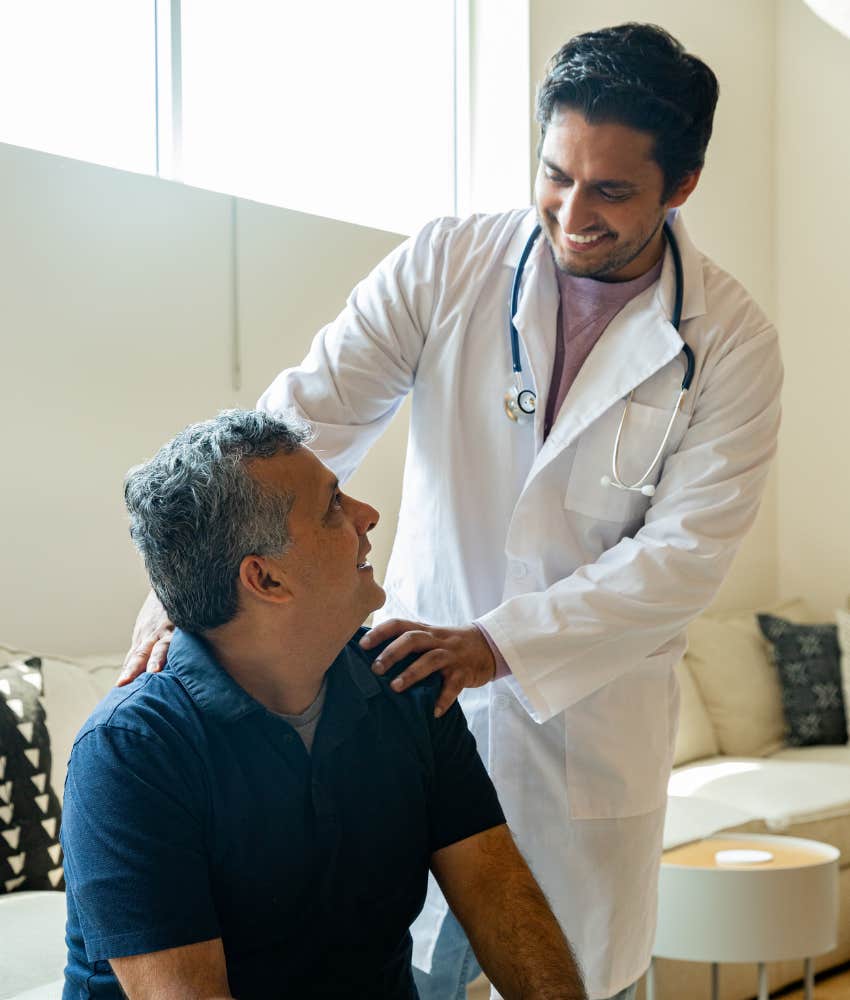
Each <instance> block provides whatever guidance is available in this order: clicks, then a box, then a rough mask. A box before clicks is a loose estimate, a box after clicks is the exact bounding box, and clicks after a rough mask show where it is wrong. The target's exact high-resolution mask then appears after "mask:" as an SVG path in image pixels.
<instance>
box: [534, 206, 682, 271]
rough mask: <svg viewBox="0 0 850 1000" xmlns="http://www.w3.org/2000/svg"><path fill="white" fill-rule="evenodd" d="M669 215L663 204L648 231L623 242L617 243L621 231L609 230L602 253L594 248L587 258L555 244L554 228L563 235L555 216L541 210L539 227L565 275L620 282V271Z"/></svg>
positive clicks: (647, 242)
mask: <svg viewBox="0 0 850 1000" xmlns="http://www.w3.org/2000/svg"><path fill="white" fill-rule="evenodd" d="M666 214H667V210H666V207H664V206H662V207H661V208H660V209H659V214H658V216H657V217H656V218H655V219H654V221H653V223H652V226H651V227H650V228H649V229H648V230H647V229H641V231H640V232H639V233H638V234H636V235H635V236H634V238H632V239H628V240H625V241H624V242H622V243H619V242H617V241H618V240H619V238H620V237H619V233H615V232H609V233H607V234H606V237H605V240H604V242H603V244H602V246H600V247H599V248H598V249H599V251H600V252H601V254H596V253H595V252H594V251H593V250H591V251H590V252H589V253H588V254H587V259H586V260H584V259H583V258H582V255H580V254H574V253H571V251H570V250H568V249H566V250H565V249H563V248H562V247H560V246H558V245H557V244H556V242H555V240H554V238H553V236H552V233H553V231H554V232H555V233H558V234H560V233H561V228H560V225H559V224H558V221H557V219H555V218H554V216H550V215H548V213H547V215H546V216H545V217H544V216H542V215H541V214H540V212H539V211H538V213H537V221H538V222H539V223H540V227H541V229H542V230H543V233H544V235H545V237H546V242H547V243H548V245H549V252H550V253H551V254H552V260H553V262H554V264H555V267H557V269H558V270H559V271H561V272H562V273H563V274H569V275H571V276H572V277H574V278H595V279H596V280H598V281H620V280H623V279H620V278H617V273H618V272H619V271H622V270H623V269H624V268H626V267H628V266H629V264H631V263H632V261H633V260H635V259H636V258H637V257H639V256H640V255H641V254H642V253H643V252H644V250H646V248H647V247H648V246H649V244H650V243H651V242H652V241H653V240H654V239H655V237H656V236H657V234H658V231H659V230H660V229H661V227H662V226H663V225H664V219H665V216H666ZM611 236H613V237H614V240H615V242H614V243H613V245H612V244H611V243H610V242H609V240H610V237H611ZM609 246H610V249H607V250H606V247H609ZM662 253H663V246H662ZM657 262H658V257H656V258H655V259H654V260H651V261H650V262H649V263H648V264H647V266H646V268H645V269H644V270H643V271H642V272H641V273H642V274H646V272H647V271H648V270H649V269H650V268H651V267H653V266H654V265H655V264H656V263H657ZM640 276H641V275H633V276H632V279H629V280H633V279H634V278H639V277H640Z"/></svg>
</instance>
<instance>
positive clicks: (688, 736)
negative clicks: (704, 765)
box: [673, 660, 720, 767]
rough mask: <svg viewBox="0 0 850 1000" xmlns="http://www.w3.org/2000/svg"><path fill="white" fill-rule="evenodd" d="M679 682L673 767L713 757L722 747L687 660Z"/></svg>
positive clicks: (680, 668) (680, 669)
mask: <svg viewBox="0 0 850 1000" xmlns="http://www.w3.org/2000/svg"><path fill="white" fill-rule="evenodd" d="M676 680H677V681H678V682H679V731H678V733H677V734H676V750H675V753H674V755H673V765H674V766H675V767H678V766H679V765H680V764H687V763H688V762H689V761H692V760H700V759H701V758H702V757H713V756H714V755H715V754H716V753H718V752H719V751H720V747H719V746H718V745H717V737H716V736H715V735H714V728H713V727H712V725H711V719H710V718H709V717H708V712H707V711H706V709H705V705H704V704H703V701H702V698H701V696H700V693H699V688H698V687H697V685H696V681H695V680H694V677H693V674H692V673H691V668H690V666H689V665H688V662H687V660H680V661H679V663H677V664H676Z"/></svg>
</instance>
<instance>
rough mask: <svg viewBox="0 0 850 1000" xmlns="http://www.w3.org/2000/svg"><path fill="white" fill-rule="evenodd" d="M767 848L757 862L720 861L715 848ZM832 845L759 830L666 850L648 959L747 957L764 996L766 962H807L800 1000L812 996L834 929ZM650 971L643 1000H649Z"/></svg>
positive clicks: (715, 979) (715, 984)
mask: <svg viewBox="0 0 850 1000" xmlns="http://www.w3.org/2000/svg"><path fill="white" fill-rule="evenodd" d="M736 850H743V851H765V852H768V853H769V854H771V855H773V857H772V858H771V860H770V861H763V862H762V863H761V864H755V865H754V864H751V863H747V864H739V865H734V864H732V865H730V864H724V865H720V864H718V862H717V857H716V855H717V853H718V852H719V851H736ZM838 857H839V852H838V851H837V850H836V848H834V847H831V846H829V845H828V844H821V843H818V842H817V841H814V840H803V839H801V838H798V837H779V836H767V835H759V834H729V835H725V836H717V837H711V838H708V839H706V840H701V841H698V842H697V843H693V844H688V845H686V846H685V847H678V848H676V849H675V850H672V851H668V852H666V853H665V854H664V855H663V856H662V859H661V872H660V878H659V884H658V930H657V932H656V936H655V946H654V948H653V958H655V957H658V958H672V959H679V960H683V961H690V962H710V963H711V964H712V976H711V981H712V986H711V991H712V1000H718V998H719V995H720V991H719V964H720V963H722V962H753V963H757V964H758V970H759V985H758V988H759V994H758V996H759V1000H768V997H769V992H768V982H767V966H766V963H767V962H775V961H782V960H792V959H804V960H805V985H806V992H805V996H806V1000H812V998H813V982H814V974H813V964H812V958H813V956H815V955H822V954H824V953H825V952H828V951H831V950H832V949H833V948H835V946H836V943H837V933H838V931H837V928H838ZM654 986H655V984H654V974H653V973H652V972H650V974H649V976H648V977H647V1000H654V993H655V989H654Z"/></svg>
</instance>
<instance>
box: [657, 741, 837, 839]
mask: <svg viewBox="0 0 850 1000" xmlns="http://www.w3.org/2000/svg"><path fill="white" fill-rule="evenodd" d="M669 791H670V794H671V795H677V796H679V795H681V796H693V797H694V798H697V799H702V800H705V801H709V802H717V803H720V804H721V805H725V806H731V807H733V808H735V809H739V810H740V811H741V812H742V813H749V814H750V816H752V817H754V818H759V819H763V820H764V821H765V823H766V824H767V827H768V829H769V830H770V831H771V832H773V833H784V832H786V831H787V830H788V828H789V827H791V826H793V825H796V824H800V823H813V822H816V821H818V820H824V819H829V818H832V817H836V816H847V815H850V767H848V766H847V765H846V764H845V763H825V762H823V761H810V760H793V759H791V760H789V759H785V758H776V757H771V758H769V759H765V758H759V757H713V758H711V759H709V760H704V761H699V762H698V763H695V764H686V765H685V766H684V767H679V768H677V769H676V770H675V771H674V772H673V774H672V776H671V778H670V784H669Z"/></svg>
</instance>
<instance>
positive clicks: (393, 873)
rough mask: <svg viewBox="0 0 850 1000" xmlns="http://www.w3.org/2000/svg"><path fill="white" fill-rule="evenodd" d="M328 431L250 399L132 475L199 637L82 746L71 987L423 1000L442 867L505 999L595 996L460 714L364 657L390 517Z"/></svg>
mask: <svg viewBox="0 0 850 1000" xmlns="http://www.w3.org/2000/svg"><path fill="white" fill-rule="evenodd" d="M305 439H306V434H305V431H304V430H303V429H302V428H299V427H296V426H290V425H289V424H287V423H284V422H282V421H280V420H276V419H274V418H272V417H270V416H268V415H266V414H263V413H259V412H251V411H239V410H233V411H229V412H226V413H222V414H220V415H219V416H218V417H217V418H216V419H214V420H210V421H207V422H206V423H202V424H196V425H194V426H192V427H189V428H187V429H186V430H185V431H183V432H182V433H181V434H179V435H177V437H176V438H175V439H174V440H173V441H171V442H170V443H169V444H167V445H166V446H165V447H164V448H162V449H161V451H160V452H159V453H158V454H157V455H156V457H155V458H153V459H152V460H151V461H150V462H148V463H147V464H146V465H143V466H141V467H139V468H137V469H135V470H133V471H131V473H130V474H129V476H128V478H127V482H126V487H125V497H126V501H127V507H128V509H129V511H130V521H131V534H132V536H133V539H134V541H135V543H136V545H137V546H138V548H139V549H140V550H141V552H142V555H143V556H144V559H145V563H146V566H147V570H148V574H149V576H150V579H151V583H152V586H153V589H154V591H155V592H156V594H157V596H158V597H159V599H160V600H161V602H162V604H163V605H164V607H165V609H166V611H167V612H168V614H169V617H170V618H171V620H172V621H173V622H174V623H175V624H176V625H177V631H176V633H175V636H174V639H173V641H172V643H171V648H170V650H169V654H168V663H167V666H166V669H165V670H164V671H163V672H162V673H158V674H153V673H148V674H144V675H142V676H141V677H140V678H139V679H138V680H137V681H136V682H135V683H134V684H132V685H130V686H129V687H124V688H120V689H116V690H114V691H112V692H111V693H110V695H109V696H108V697H107V698H106V699H105V700H104V702H102V704H101V705H100V706H99V707H98V708H97V709H96V710H95V712H94V714H93V715H92V717H91V718H90V719H89V721H88V722H87V723H86V724H85V726H84V727H83V729H82V731H81V733H80V735H79V737H78V739H77V742H76V744H75V746H74V750H73V753H72V755H71V762H70V765H69V770H68V779H67V784H66V790H65V806H64V810H65V811H64V820H63V826H62V840H63V846H64V849H65V875H66V879H67V887H68V892H67V897H68V930H67V938H68V949H69V960H68V966H67V969H66V987H65V993H64V996H65V997H66V998H67V997H120V996H124V995H125V994H126V995H127V996H129V997H130V998H131V1000H135V998H137V997H140V998H145V997H157V998H159V997H168V998H170V997H175V998H180V1000H184V998H196V997H197V998H200V997H229V996H231V995H232V996H236V997H239V998H242V1000H250V998H254V997H256V998H262V1000H272V998H278V997H280V998H283V997H286V998H291V1000H304V998H308V997H326V998H329V997H339V998H342V997H345V998H349V1000H350V998H364V1000H380V998H393V1000H402V998H414V997H416V996H417V994H416V988H415V986H414V983H413V978H412V973H411V938H410V934H409V931H408V928H409V925H410V923H411V922H412V920H413V919H414V917H415V916H416V915H417V913H418V912H419V910H420V909H421V907H422V904H423V901H424V898H425V887H426V880H427V875H428V870H429V868H430V869H431V871H433V872H434V874H435V876H436V878H437V879H438V881H439V882H440V885H441V886H442V888H443V890H444V892H445V894H446V897H447V898H448V900H449V902H450V903H451V906H452V908H453V910H454V912H455V913H456V915H457V917H458V919H459V920H460V922H461V923H462V925H463V927H464V929H465V930H466V932H467V934H468V935H469V938H470V941H471V942H472V943H473V946H474V948H475V951H476V953H477V955H478V958H479V959H480V962H481V965H482V966H483V967H484V969H485V971H486V972H487V974H488V975H489V976H490V978H491V980H492V981H493V983H494V984H495V985H496V987H497V988H498V989H499V990H500V992H501V993H502V994H503V995H504V997H506V998H508V1000H514V998H520V997H528V998H531V997H534V998H535V1000H544V998H559V1000H573V998H583V997H584V996H585V994H584V990H583V987H582V985H581V981H580V978H579V975H578V973H577V971H576V967H575V964H574V962H573V959H572V955H571V953H570V949H569V947H568V945H567V942H566V941H565V940H564V937H563V935H562V933H561V931H560V929H559V927H558V924H557V923H556V921H555V919H554V917H553V916H552V914H551V912H550V910H549V907H548V906H547V904H546V900H545V898H544V897H543V895H542V893H541V892H540V889H539V888H538V886H537V884H536V882H535V881H534V879H533V877H532V876H531V873H530V872H529V871H528V868H527V867H526V865H525V863H524V862H523V860H522V858H521V857H520V855H519V853H518V851H517V849H516V847H515V846H514V843H513V840H512V838H511V836H510V833H509V832H508V829H507V827H506V826H505V821H504V817H503V815H502V811H501V809H500V807H499V803H498V801H497V799H496V794H495V791H494V789H493V786H492V785H491V783H490V780H489V778H488V777H487V774H486V772H485V770H484V768H483V765H482V763H481V761H480V759H479V757H478V755H477V752H476V749H475V742H474V740H473V738H472V736H471V734H470V733H469V731H468V730H467V727H466V722H465V720H464V717H463V714H462V712H461V709H460V708H459V707H458V706H457V705H453V706H452V708H451V709H449V710H448V711H447V712H446V713H445V714H443V715H441V716H440V717H439V718H437V717H435V712H434V709H435V703H436V697H437V693H438V691H437V689H438V687H439V682H433V681H431V679H430V678H429V680H428V681H427V682H425V683H424V684H422V685H420V686H418V687H415V688H413V689H411V690H410V691H409V692H407V693H405V694H403V695H397V694H395V692H393V691H391V690H390V688H389V682H388V679H387V678H384V677H377V676H375V675H374V674H373V673H372V670H371V669H370V668H371V662H372V660H373V659H374V657H375V655H376V653H377V651H372V652H370V653H366V652H364V651H363V650H361V649H360V648H359V646H358V643H357V639H358V638H359V637H360V636H361V635H362V634H363V633H362V630H361V631H358V626H359V625H360V624H361V623H362V622H363V620H364V619H365V618H366V616H367V615H368V614H369V613H370V612H371V611H372V610H374V609H375V608H377V607H379V606H380V605H381V603H382V601H383V598H384V594H383V591H382V589H381V587H380V586H379V585H378V584H377V583H376V582H375V579H374V577H373V574H372V569H371V567H370V566H369V563H368V561H367V556H368V554H369V549H370V544H369V541H368V537H367V536H368V532H369V530H370V529H371V528H372V527H374V525H375V524H376V522H377V520H378V514H377V512H376V511H375V510H374V509H373V508H372V507H370V506H368V504H365V503H361V502H359V501H357V500H354V499H352V498H351V497H348V496H346V495H345V494H343V493H342V492H340V489H339V485H338V483H337V482H336V480H335V478H334V476H333V474H332V473H331V472H329V471H328V469H326V468H325V466H323V465H322V463H321V462H320V461H319V460H318V459H317V458H316V457H315V455H313V453H312V452H311V451H310V450H309V449H308V448H306V447H305V446H304V442H305ZM352 637H353V638H352ZM435 684H436V686H435ZM119 984H120V985H119ZM122 990H123V991H124V992H123V993H122Z"/></svg>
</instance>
